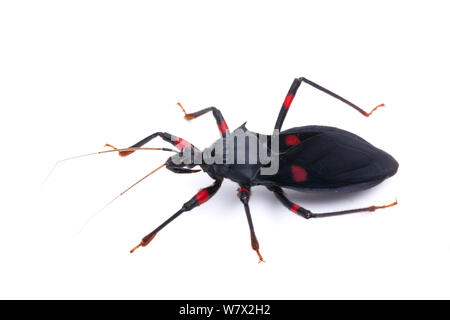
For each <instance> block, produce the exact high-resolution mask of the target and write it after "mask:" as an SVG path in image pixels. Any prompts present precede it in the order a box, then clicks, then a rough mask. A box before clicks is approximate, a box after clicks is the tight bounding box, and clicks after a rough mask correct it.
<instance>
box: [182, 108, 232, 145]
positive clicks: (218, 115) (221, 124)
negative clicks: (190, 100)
mask: <svg viewBox="0 0 450 320" xmlns="http://www.w3.org/2000/svg"><path fill="white" fill-rule="evenodd" d="M178 105H179V106H180V108H181V110H183V112H184V118H185V119H186V120H192V119H195V118H197V117H200V116H202V115H204V114H205V113H208V112H212V114H213V116H214V119H216V123H217V127H218V128H219V131H220V134H221V135H222V137H226V135H227V134H229V132H230V131H229V130H228V125H227V123H226V121H225V119H224V118H223V116H222V112H220V110H219V109H217V108H216V107H209V108H205V109H202V110H200V111H197V112H193V113H187V112H186V110H184V108H183V106H182V105H181V103H179V102H178Z"/></svg>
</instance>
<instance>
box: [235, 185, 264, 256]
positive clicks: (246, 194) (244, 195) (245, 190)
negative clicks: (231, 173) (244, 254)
mask: <svg viewBox="0 0 450 320" xmlns="http://www.w3.org/2000/svg"><path fill="white" fill-rule="evenodd" d="M238 197H239V199H240V200H241V202H242V203H243V204H244V208H245V214H246V216H247V221H248V226H249V228H250V240H251V243H252V249H253V250H255V251H256V253H257V254H258V257H259V262H258V263H260V262H265V261H264V259H263V257H262V256H261V253H259V242H258V239H257V238H256V234H255V229H254V227H253V221H252V216H251V215H250V208H249V206H248V200H249V199H250V187H247V186H242V185H241V186H240V189H239V190H238Z"/></svg>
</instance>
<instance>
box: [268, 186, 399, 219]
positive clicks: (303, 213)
mask: <svg viewBox="0 0 450 320" xmlns="http://www.w3.org/2000/svg"><path fill="white" fill-rule="evenodd" d="M267 189H269V190H270V191H272V192H273V193H274V194H275V197H277V199H278V200H280V202H281V203H282V204H283V205H284V206H285V207H287V208H288V209H289V210H291V211H292V212H294V213H295V214H298V215H299V216H301V217H303V218H305V219H310V218H325V217H333V216H341V215H344V214H350V213H357V212H364V211H368V212H373V211H375V210H377V209H384V208H389V207H392V206H395V205H396V204H397V201H395V202H393V203H390V204H388V205H384V206H370V207H365V208H357V209H351V210H344V211H333V212H323V213H313V212H311V211H309V210H307V209H305V208H302V207H300V206H299V205H297V204H295V203H293V202H292V201H291V200H289V199H288V198H287V197H286V195H285V194H284V192H283V189H281V188H280V187H277V186H269V187H267Z"/></svg>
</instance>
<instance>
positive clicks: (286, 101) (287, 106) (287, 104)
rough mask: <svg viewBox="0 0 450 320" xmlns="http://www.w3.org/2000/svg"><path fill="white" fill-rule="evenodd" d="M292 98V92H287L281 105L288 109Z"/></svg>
mask: <svg viewBox="0 0 450 320" xmlns="http://www.w3.org/2000/svg"><path fill="white" fill-rule="evenodd" d="M292 100H294V95H293V94H292V93H289V94H288V95H287V96H286V98H285V99H284V103H283V106H284V108H285V109H289V107H290V106H291V103H292Z"/></svg>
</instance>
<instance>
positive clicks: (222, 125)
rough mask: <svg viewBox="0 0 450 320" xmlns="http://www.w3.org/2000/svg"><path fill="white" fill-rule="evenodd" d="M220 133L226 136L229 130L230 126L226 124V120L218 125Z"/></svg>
mask: <svg viewBox="0 0 450 320" xmlns="http://www.w3.org/2000/svg"><path fill="white" fill-rule="evenodd" d="M218 127H219V130H220V133H221V134H224V133H225V132H226V131H227V130H228V125H227V123H226V122H225V120H222V122H221V123H220V124H219V125H218Z"/></svg>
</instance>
